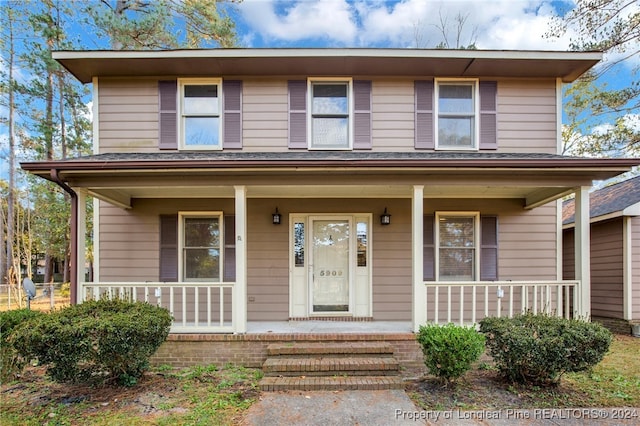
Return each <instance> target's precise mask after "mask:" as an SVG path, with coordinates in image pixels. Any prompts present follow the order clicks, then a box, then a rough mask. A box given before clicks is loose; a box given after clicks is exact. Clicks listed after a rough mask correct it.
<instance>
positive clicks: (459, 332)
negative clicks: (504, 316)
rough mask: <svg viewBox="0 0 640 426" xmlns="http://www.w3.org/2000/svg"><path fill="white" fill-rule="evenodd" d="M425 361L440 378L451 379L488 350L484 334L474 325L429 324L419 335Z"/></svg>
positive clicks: (460, 374) (443, 379)
mask: <svg viewBox="0 0 640 426" xmlns="http://www.w3.org/2000/svg"><path fill="white" fill-rule="evenodd" d="M417 339H418V343H420V346H422V353H424V363H425V365H426V366H427V368H428V369H429V372H430V373H431V374H433V375H435V376H436V377H438V378H439V379H440V380H442V381H445V382H451V381H453V380H455V379H457V378H459V377H460V376H462V375H463V374H464V373H466V372H467V371H468V370H469V369H470V368H471V364H473V363H474V362H475V361H477V360H478V359H479V358H480V356H481V355H482V353H483V352H484V349H485V346H484V336H483V335H482V334H480V333H478V332H477V331H476V330H475V328H473V327H462V326H457V325H454V324H447V325H445V326H439V325H437V324H427V325H423V326H421V327H420V330H419V332H418V335H417Z"/></svg>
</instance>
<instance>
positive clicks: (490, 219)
mask: <svg viewBox="0 0 640 426" xmlns="http://www.w3.org/2000/svg"><path fill="white" fill-rule="evenodd" d="M480 234H481V235H480V280H481V281H495V280H497V279H498V217H497V216H481V217H480Z"/></svg>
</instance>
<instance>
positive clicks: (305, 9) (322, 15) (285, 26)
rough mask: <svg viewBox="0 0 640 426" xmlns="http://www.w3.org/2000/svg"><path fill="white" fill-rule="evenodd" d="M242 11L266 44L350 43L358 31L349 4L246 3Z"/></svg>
mask: <svg viewBox="0 0 640 426" xmlns="http://www.w3.org/2000/svg"><path fill="white" fill-rule="evenodd" d="M239 9H240V11H241V13H242V16H243V17H244V19H245V20H246V21H247V24H248V25H249V27H250V29H249V30H250V31H251V32H257V33H258V34H259V35H260V36H261V38H262V39H263V40H265V41H267V42H269V41H271V42H276V43H277V42H282V41H284V42H288V43H295V42H296V41H301V40H306V39H315V38H318V39H322V40H326V41H328V42H331V41H334V42H340V43H347V42H349V41H350V40H353V39H354V38H355V35H356V33H357V31H358V28H357V25H356V23H355V20H354V17H353V8H352V7H351V6H350V5H349V4H348V3H347V2H346V0H316V1H300V2H293V1H292V2H285V3H282V2H277V1H274V0H247V1H245V2H243V3H241V4H240V5H239ZM245 40H247V39H246V38H245Z"/></svg>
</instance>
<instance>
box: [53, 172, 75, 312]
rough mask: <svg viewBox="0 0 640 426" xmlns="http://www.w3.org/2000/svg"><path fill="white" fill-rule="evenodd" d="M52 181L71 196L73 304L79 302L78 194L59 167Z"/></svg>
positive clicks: (70, 254) (70, 266) (71, 284)
mask: <svg viewBox="0 0 640 426" xmlns="http://www.w3.org/2000/svg"><path fill="white" fill-rule="evenodd" d="M51 181H52V182H54V183H56V184H57V185H58V186H59V187H60V188H62V189H64V190H65V192H67V193H68V194H69V196H70V197H71V223H70V224H69V226H70V227H71V230H70V234H71V235H70V241H69V252H70V253H69V268H70V274H69V277H70V279H71V283H70V287H71V288H70V290H71V294H70V298H71V304H72V305H75V304H76V303H77V295H78V257H79V256H78V194H76V192H75V191H74V190H73V189H71V187H70V186H69V185H67V184H66V183H64V182H63V181H62V179H60V176H59V175H58V169H51Z"/></svg>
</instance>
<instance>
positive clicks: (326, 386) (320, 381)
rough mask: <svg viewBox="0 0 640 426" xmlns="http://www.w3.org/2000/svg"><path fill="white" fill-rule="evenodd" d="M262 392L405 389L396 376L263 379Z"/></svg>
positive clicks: (261, 382)
mask: <svg viewBox="0 0 640 426" xmlns="http://www.w3.org/2000/svg"><path fill="white" fill-rule="evenodd" d="M259 386H260V390H262V391H284V390H301V391H322V390H326V391H334V390H387V389H404V382H403V381H402V379H401V378H400V377H395V376H351V377H263V378H262V380H261V381H260V384H259Z"/></svg>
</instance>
